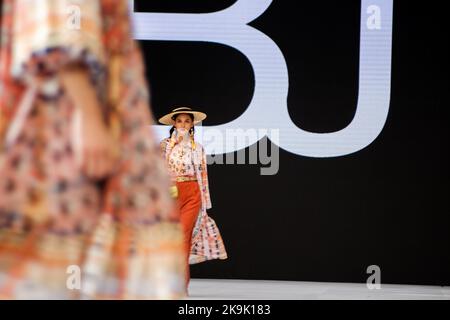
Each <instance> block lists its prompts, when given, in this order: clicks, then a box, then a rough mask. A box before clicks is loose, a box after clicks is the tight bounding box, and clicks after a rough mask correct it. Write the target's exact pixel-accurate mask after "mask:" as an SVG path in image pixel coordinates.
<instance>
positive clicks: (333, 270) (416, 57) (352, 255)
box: [135, 0, 450, 285]
mask: <svg viewBox="0 0 450 320" xmlns="http://www.w3.org/2000/svg"><path fill="white" fill-rule="evenodd" d="M234 2H235V1H232V0H215V1H207V0H204V1H199V0H151V1H150V0H145V1H143V0H142V1H136V2H135V10H136V11H148V12H211V11H215V10H220V9H224V8H226V7H228V6H229V5H231V4H232V3H234ZM437 3H438V2H437V1H435V2H434V3H433V1H429V2H427V3H426V4H425V3H421V4H415V3H413V2H411V1H404V0H394V19H393V22H394V25H393V58H392V59H393V60H392V91H391V105H390V110H389V115H388V119H387V122H386V125H385V127H384V129H383V131H382V133H381V134H380V135H379V137H378V138H377V139H376V140H375V141H374V142H373V143H372V144H371V145H369V146H368V147H367V148H365V149H363V150H361V151H359V152H357V153H354V154H351V155H348V156H344V157H338V158H326V159H318V158H308V157H301V156H297V155H294V154H290V153H288V152H285V151H283V150H280V169H279V172H278V174H277V175H274V176H261V175H260V171H259V169H260V168H259V166H257V165H237V164H236V165H217V164H215V165H210V166H209V178H210V187H211V196H212V202H213V208H212V209H211V210H209V213H210V215H211V217H213V218H214V219H215V221H216V222H217V224H218V226H219V227H220V230H221V232H222V236H223V238H224V241H225V244H226V247H227V251H228V254H229V259H228V260H225V261H209V262H205V263H202V264H199V265H194V266H192V268H191V270H192V276H193V277H198V278H230V279H269V280H300V281H330V282H365V281H366V279H367V277H368V274H366V268H367V267H368V266H369V265H378V266H379V267H380V268H381V281H382V283H404V284H430V285H449V284H450V233H449V227H450V219H449V213H450V212H449V195H450V193H449V168H448V164H449V163H450V161H449V152H448V151H449V140H448V131H449V119H450V117H449V111H448V107H449V105H448V89H449V83H448V76H449V70H448V62H447V59H448V57H449V56H450V55H449V51H448V33H447V32H446V31H444V27H445V19H444V18H445V17H440V13H443V12H444V10H443V7H441V6H442V5H443V4H440V3H439V4H437ZM360 5H361V4H360V1H345V2H342V1H331V0H330V1H328V0H327V1H292V0H274V2H273V3H272V5H271V6H270V7H269V9H268V10H267V11H266V12H265V13H264V14H263V15H262V16H261V17H259V18H258V19H257V20H255V21H253V22H252V23H251V25H252V26H254V27H256V28H257V29H259V30H261V31H262V32H264V33H266V34H267V35H269V36H270V37H271V38H272V39H273V40H274V41H275V42H276V43H277V44H278V46H279V47H280V48H281V50H282V52H283V54H284V56H285V58H286V61H287V64H288V68H289V81H290V91H289V96H288V104H289V106H290V109H289V112H290V115H291V117H292V119H293V121H294V122H295V123H296V124H297V125H298V126H300V127H302V128H303V129H305V130H308V131H314V132H330V131H336V130H339V129H341V128H343V127H345V126H346V125H347V124H348V123H350V122H351V120H352V118H353V115H354V112H355V107H356V102H357V96H358V92H357V90H358V67H359V66H358V62H359V61H358V60H359V29H360V10H361V8H360ZM342 31H344V32H342ZM342 35H344V36H342ZM141 45H142V48H143V49H144V52H145V59H146V63H147V75H148V79H149V82H150V85H151V89H152V105H153V111H154V113H155V117H159V116H161V115H163V114H164V113H165V112H166V111H168V110H170V108H171V106H172V105H192V106H202V108H203V109H204V110H205V111H206V112H207V113H208V119H207V121H205V122H204V125H216V124H221V123H226V122H228V121H230V120H232V119H234V118H236V117H237V116H239V115H240V114H241V113H242V112H243V111H244V110H245V108H246V106H247V105H248V103H249V101H250V99H251V97H252V94H253V84H254V78H253V74H252V69H251V66H250V64H249V62H248V61H247V60H246V58H245V57H244V56H243V55H242V54H241V53H239V52H237V51H236V50H233V49H231V48H228V47H225V46H223V45H219V44H205V43H195V42H163V41H142V42H141ZM296 106H301V108H296Z"/></svg>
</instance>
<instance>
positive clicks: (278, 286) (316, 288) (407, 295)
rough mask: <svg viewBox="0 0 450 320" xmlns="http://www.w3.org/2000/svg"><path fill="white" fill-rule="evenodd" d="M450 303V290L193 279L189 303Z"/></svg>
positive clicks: (385, 285) (407, 286) (410, 286)
mask: <svg viewBox="0 0 450 320" xmlns="http://www.w3.org/2000/svg"><path fill="white" fill-rule="evenodd" d="M330 299H331V300H379V299H383V300H429V299H432V300H450V287H434V286H417V285H392V284H391V285H390V284H381V289H378V290H377V289H374V290H369V289H368V288H367V286H366V284H365V283H364V284H358V283H331V282H296V281H266V280H215V279H214V280H213V279H192V280H191V284H190V287H189V297H188V299H187V300H330Z"/></svg>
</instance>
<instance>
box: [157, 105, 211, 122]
mask: <svg viewBox="0 0 450 320" xmlns="http://www.w3.org/2000/svg"><path fill="white" fill-rule="evenodd" d="M180 113H188V114H192V115H193V116H194V124H197V123H199V122H201V121H203V120H205V119H206V114H205V113H203V112H200V111H194V110H192V109H191V108H188V107H181V108H176V109H173V110H172V112H170V113H168V114H166V115H165V116H162V117H161V118H159V120H158V121H159V122H160V123H162V124H167V125H173V124H175V119H174V116H176V115H177V114H180Z"/></svg>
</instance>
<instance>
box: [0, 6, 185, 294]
mask: <svg viewBox="0 0 450 320" xmlns="http://www.w3.org/2000/svg"><path fill="white" fill-rule="evenodd" d="M71 5H75V6H76V7H77V8H79V9H80V12H81V13H82V16H81V21H80V22H81V26H80V28H70V25H71V24H70V21H68V15H67V11H66V10H65V9H66V8H67V7H68V6H71ZM128 14H129V13H128V4H127V1H126V0H97V1H96V0H84V1H80V0H77V1H74V0H72V1H70V0H39V1H36V0H5V1H3V8H2V20H1V21H2V28H1V32H2V33H1V46H0V298H1V297H4V298H19V299H20V298H26V299H29V298H37V299H70V298H94V299H97V298H100V299H101V298H106V299H148V298H150V299H152V298H155V299H159V298H169V299H170V298H180V297H183V296H184V294H185V268H186V263H185V261H184V253H183V234H182V230H181V225H180V223H179V213H178V211H177V209H176V206H175V204H174V203H173V200H172V199H171V197H170V194H169V188H170V180H169V178H168V176H167V174H166V170H165V166H164V162H163V161H162V160H161V159H160V156H159V149H158V145H157V143H156V142H155V140H154V139H155V138H154V136H153V133H152V132H150V133H149V131H148V126H149V125H151V124H152V123H153V118H152V117H151V114H150V108H149V105H148V101H149V95H148V92H147V85H146V82H145V78H144V65H143V60H142V57H141V53H140V50H139V47H138V46H137V44H136V43H135V42H134V41H133V40H132V38H131V27H130V21H129V16H128ZM72 63H77V64H82V65H84V66H85V67H86V68H87V69H88V71H89V74H90V78H91V83H92V86H93V87H94V88H95V90H96V91H97V94H98V97H99V99H100V102H101V105H102V108H103V109H102V113H103V115H104V118H105V121H107V123H108V125H109V128H111V134H113V135H115V137H116V138H117V139H118V140H119V142H120V154H121V156H120V160H119V164H118V169H117V170H116V171H115V172H114V174H112V175H110V176H108V177H106V178H105V179H102V180H92V179H89V178H88V177H86V176H85V175H83V174H82V172H80V171H79V170H78V169H77V167H76V165H75V157H74V152H73V147H72V140H71V139H72V138H71V137H72V135H71V132H72V129H73V118H74V117H73V115H74V106H73V104H72V102H71V100H70V98H69V97H68V95H67V94H66V93H65V91H64V88H63V87H62V86H60V84H59V83H58V80H57V78H56V77H55V74H56V72H58V70H61V68H63V67H64V66H65V65H67V64H72ZM36 75H39V76H42V77H44V78H45V82H44V85H43V86H42V87H39V88H37V87H36V86H35V85H34V83H33V76H36ZM78 276H79V277H78Z"/></svg>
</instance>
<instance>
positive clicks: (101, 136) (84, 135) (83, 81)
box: [61, 69, 119, 179]
mask: <svg viewBox="0 0 450 320" xmlns="http://www.w3.org/2000/svg"><path fill="white" fill-rule="evenodd" d="M61 80H62V84H63V86H64V89H65V90H66V91H67V93H68V95H69V97H70V98H71V100H72V102H73V103H74V106H75V111H74V118H73V122H72V129H73V132H72V138H73V139H72V142H73V144H72V145H73V149H74V152H75V159H76V163H77V165H78V167H79V168H80V169H81V170H82V171H83V172H84V173H85V174H86V175H87V176H88V177H90V178H93V179H101V178H103V177H105V176H106V175H108V174H110V173H112V171H113V170H114V167H115V164H116V162H117V159H118V157H119V153H118V144H117V142H116V141H114V139H113V137H112V135H111V134H110V132H109V130H108V128H107V126H106V124H105V123H104V121H103V118H102V113H101V108H100V103H99V100H98V98H97V94H96V92H95V90H94V88H93V87H92V85H91V84H90V83H89V77H88V74H87V72H86V71H85V70H82V69H75V70H73V69H69V70H64V71H63V72H61Z"/></svg>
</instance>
